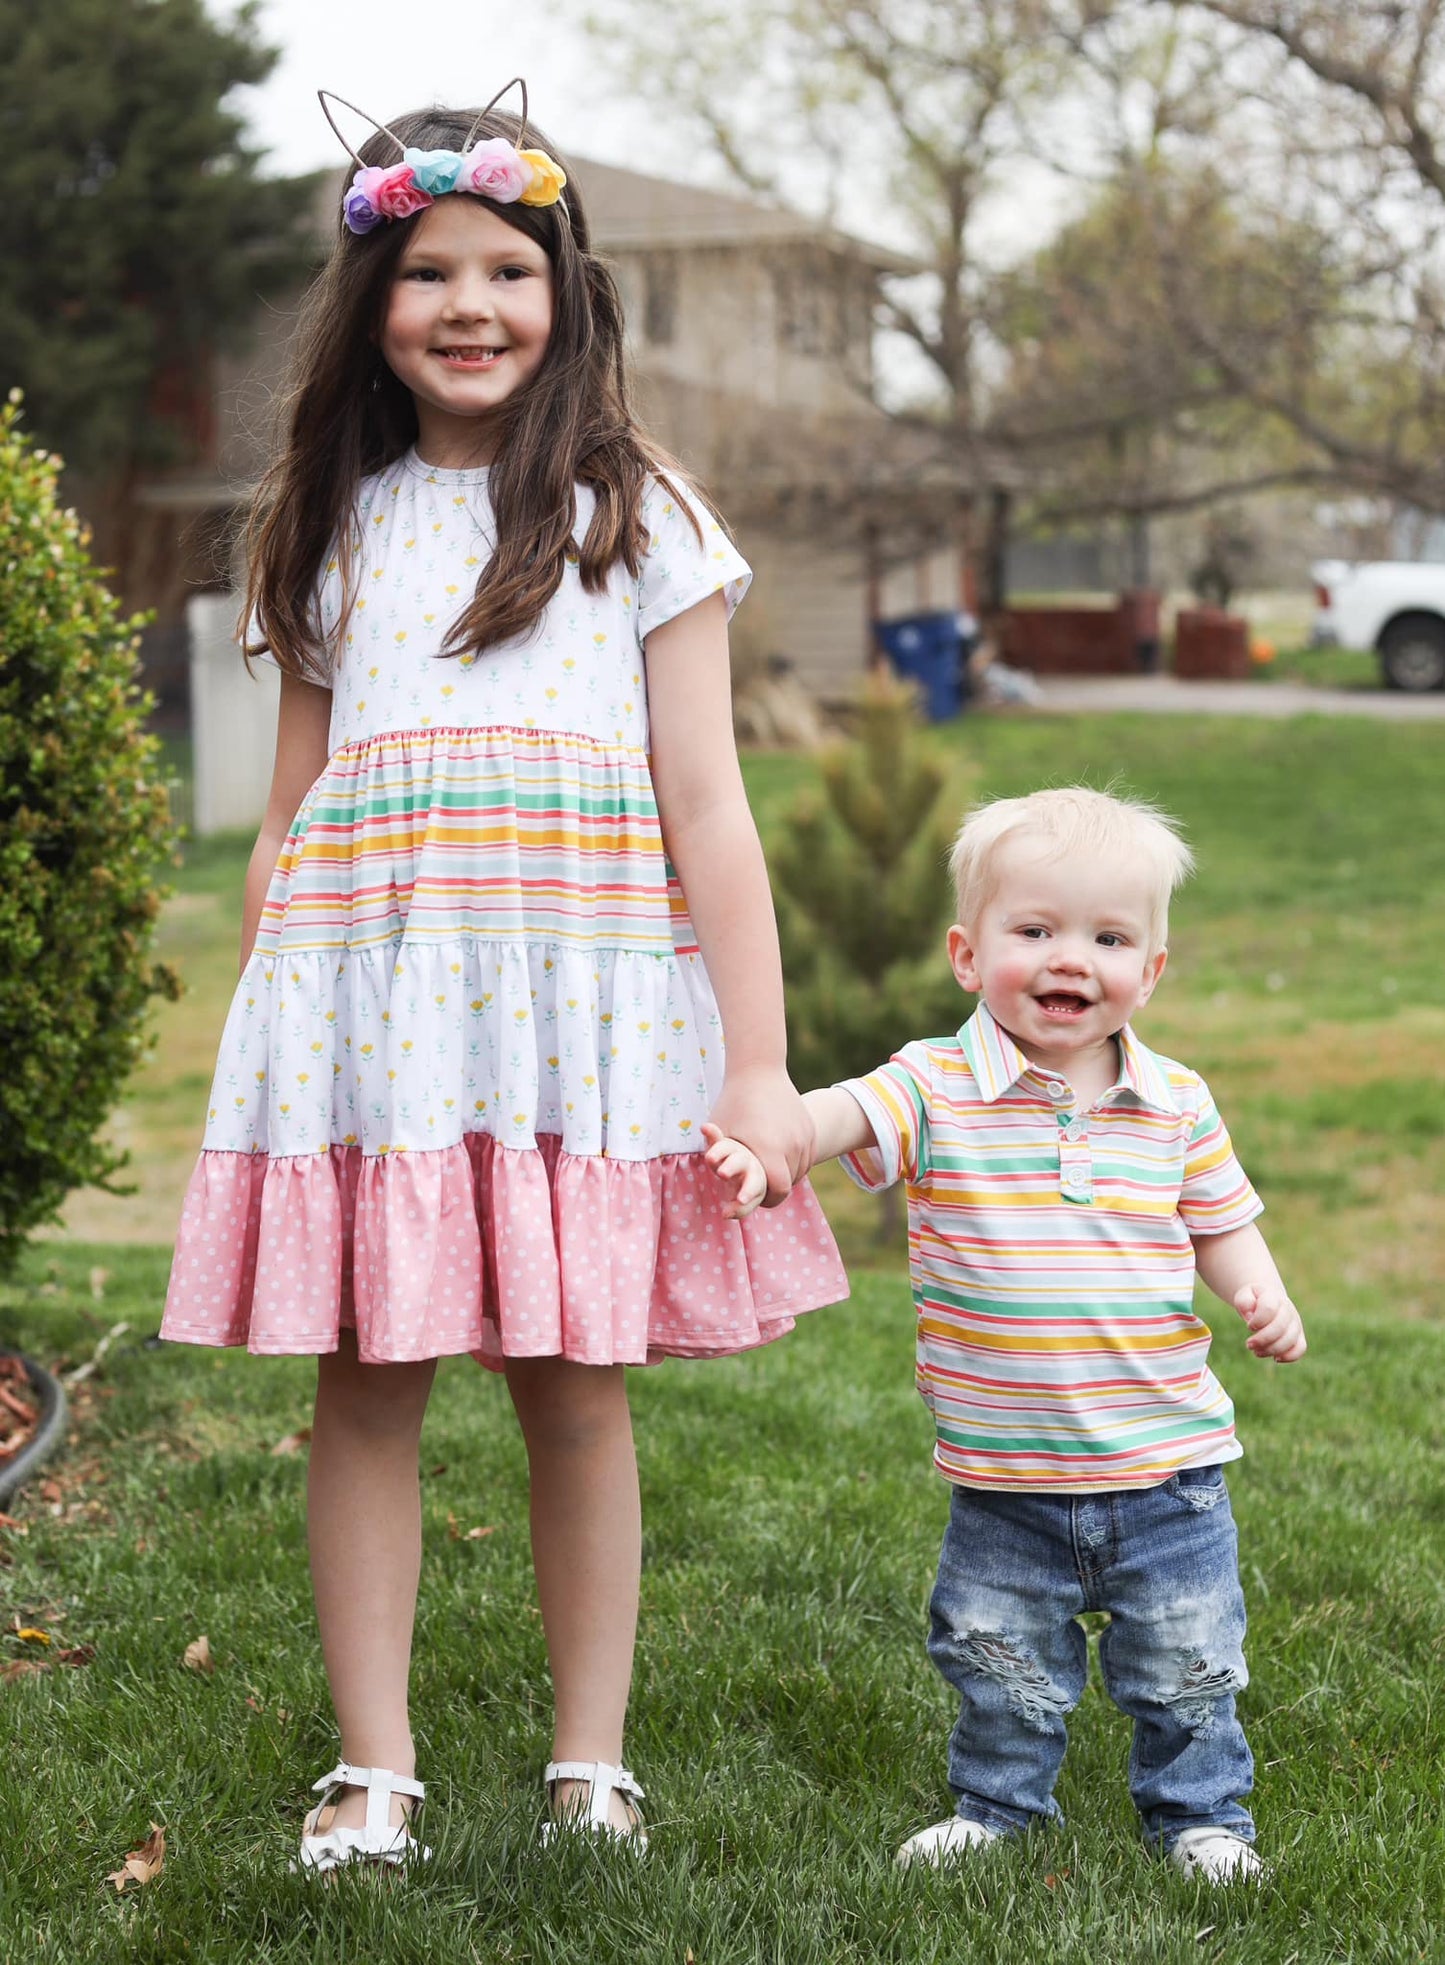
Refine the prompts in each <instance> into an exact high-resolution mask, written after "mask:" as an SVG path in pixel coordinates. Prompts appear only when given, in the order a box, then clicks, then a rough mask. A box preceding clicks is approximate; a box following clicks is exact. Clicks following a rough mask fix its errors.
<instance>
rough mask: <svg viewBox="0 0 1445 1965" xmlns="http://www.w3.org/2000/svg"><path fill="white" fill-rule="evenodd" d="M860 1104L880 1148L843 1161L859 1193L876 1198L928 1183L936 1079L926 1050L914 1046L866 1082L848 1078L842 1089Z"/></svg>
mask: <svg viewBox="0 0 1445 1965" xmlns="http://www.w3.org/2000/svg"><path fill="white" fill-rule="evenodd" d="M839 1089H840V1090H841V1091H845V1092H847V1093H849V1094H850V1096H851V1097H853V1098H855V1099H857V1101H858V1103H859V1105H861V1106H862V1108H863V1113H864V1116H865V1118H866V1119H867V1121H868V1123H869V1125H870V1126H871V1127H872V1128H873V1137H874V1139H875V1140H876V1141H877V1146H876V1148H866V1147H865V1148H864V1150H863V1151H862V1152H861V1153H845V1154H844V1155H843V1160H842V1165H843V1171H844V1172H845V1173H846V1174H847V1175H848V1177H849V1179H850V1180H852V1181H855V1182H856V1183H857V1185H858V1186H859V1187H862V1188H866V1189H867V1190H868V1191H869V1192H874V1191H876V1190H878V1189H881V1188H884V1187H891V1186H892V1185H893V1183H894V1182H895V1181H896V1180H905V1181H908V1182H910V1183H916V1182H918V1181H923V1180H926V1179H927V1178H928V1174H929V1171H930V1167H931V1163H932V1152H931V1147H932V1128H931V1125H930V1111H931V1107H932V1103H933V1073H932V1070H931V1068H930V1065H929V1058H928V1046H927V1045H926V1044H908V1045H906V1046H905V1047H904V1048H903V1050H901V1051H899V1052H898V1053H897V1054H896V1056H894V1057H891V1058H890V1059H889V1060H888V1062H887V1064H883V1065H880V1066H879V1067H878V1069H877V1070H876V1071H870V1072H869V1073H868V1075H867V1077H865V1078H847V1079H845V1080H844V1081H843V1083H842V1085H841V1086H840V1087H839Z"/></svg>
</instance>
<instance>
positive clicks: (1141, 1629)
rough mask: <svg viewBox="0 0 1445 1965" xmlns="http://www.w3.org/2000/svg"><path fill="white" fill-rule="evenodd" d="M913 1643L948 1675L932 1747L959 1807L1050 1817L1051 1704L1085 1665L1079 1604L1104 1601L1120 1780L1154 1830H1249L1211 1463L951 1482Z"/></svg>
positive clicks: (996, 1823) (1247, 1764)
mask: <svg viewBox="0 0 1445 1965" xmlns="http://www.w3.org/2000/svg"><path fill="white" fill-rule="evenodd" d="M930 1608H931V1614H932V1629H931V1631H930V1634H929V1639H928V1650H929V1655H930V1656H931V1658H932V1659H933V1662H934V1663H935V1664H936V1665H937V1667H938V1669H939V1671H941V1672H942V1674H943V1676H944V1677H945V1678H946V1679H947V1680H948V1683H949V1684H950V1685H951V1686H953V1687H954V1689H955V1690H956V1691H957V1692H958V1694H959V1698H960V1701H961V1708H960V1712H959V1717H958V1724H957V1726H955V1728H954V1729H953V1735H952V1738H951V1739H950V1741H949V1750H948V1780H949V1786H950V1787H951V1788H952V1789H953V1791H954V1794H955V1795H956V1796H957V1798H958V1813H959V1814H960V1815H962V1816H965V1817H967V1818H968V1819H969V1820H971V1821H975V1822H982V1823H983V1824H984V1825H985V1827H987V1828H991V1829H997V1830H1000V1831H1001V1832H1003V1833H1004V1834H1011V1833H1017V1832H1018V1831H1019V1830H1022V1829H1025V1828H1027V1827H1028V1826H1029V1825H1030V1823H1032V1822H1034V1821H1038V1820H1053V1821H1057V1820H1059V1819H1061V1818H1060V1814H1059V1809H1058V1805H1057V1803H1056V1802H1055V1801H1054V1783H1055V1781H1056V1780H1057V1778H1058V1773H1059V1767H1060V1765H1061V1764H1062V1761H1063V1758H1064V1746H1065V1743H1066V1738H1067V1732H1066V1728H1065V1724H1064V1717H1065V1714H1067V1713H1069V1712H1071V1711H1072V1710H1073V1708H1074V1707H1075V1706H1076V1705H1077V1704H1078V1702H1079V1698H1080V1695H1081V1694H1082V1692H1083V1690H1084V1683H1085V1679H1086V1676H1087V1672H1088V1640H1087V1638H1086V1636H1085V1633H1084V1629H1083V1626H1082V1625H1081V1624H1080V1623H1079V1622H1078V1618H1079V1615H1080V1613H1081V1612H1082V1611H1086V1610H1104V1611H1108V1613H1109V1617H1110V1621H1109V1624H1108V1626H1107V1628H1106V1629H1105V1630H1104V1632H1103V1635H1102V1636H1101V1638H1100V1640H1099V1662H1100V1665H1101V1666H1102V1668H1103V1674H1104V1684H1105V1687H1106V1688H1107V1690H1108V1693H1109V1696H1110V1698H1111V1699H1112V1700H1113V1701H1114V1704H1115V1705H1116V1706H1118V1707H1119V1709H1120V1710H1121V1711H1122V1712H1125V1713H1127V1714H1128V1715H1129V1716H1130V1718H1131V1719H1132V1720H1133V1722H1134V1742H1133V1749H1132V1752H1131V1753H1130V1756H1129V1791H1130V1793H1131V1794H1132V1795H1133V1797H1134V1805H1135V1807H1136V1808H1137V1809H1138V1810H1139V1814H1140V1816H1141V1817H1142V1819H1143V1823H1144V1832H1145V1835H1146V1837H1147V1838H1148V1840H1149V1841H1150V1842H1151V1843H1153V1844H1155V1845H1156V1846H1162V1847H1165V1848H1167V1847H1168V1845H1169V1844H1170V1843H1171V1842H1172V1841H1173V1840H1174V1838H1175V1837H1176V1836H1177V1835H1178V1834H1180V1832H1181V1831H1182V1830H1184V1829H1189V1828H1202V1827H1204V1826H1205V1825H1207V1824H1208V1825H1214V1826H1218V1827H1221V1828H1227V1829H1229V1830H1231V1831H1232V1832H1233V1833H1234V1834H1235V1835H1239V1836H1243V1837H1244V1838H1245V1839H1246V1840H1247V1841H1251V1842H1252V1841H1253V1840H1254V1823H1253V1821H1252V1820H1251V1818H1250V1815H1249V1811H1248V1810H1247V1809H1246V1808H1245V1807H1244V1806H1243V1805H1242V1804H1243V1800H1244V1797H1245V1796H1246V1795H1247V1794H1248V1793H1249V1791H1250V1788H1251V1786H1252V1784H1253V1774H1254V1762H1253V1759H1252V1757H1251V1755H1250V1751H1249V1747H1248V1745H1247V1743H1246V1741H1245V1737H1244V1731H1243V1729H1242V1727H1241V1726H1240V1724H1239V1721H1238V1720H1237V1719H1236V1717H1235V1711H1234V1695H1235V1693H1236V1692H1238V1691H1239V1690H1240V1689H1241V1688H1242V1687H1243V1686H1244V1685H1246V1684H1247V1683H1248V1673H1247V1672H1246V1670H1245V1665H1244V1652H1243V1648H1242V1647H1243V1643H1244V1598H1243V1595H1242V1593H1241V1591H1240V1587H1239V1568H1238V1561H1237V1552H1236V1541H1235V1532H1234V1519H1233V1516H1232V1515H1231V1513H1230V1507H1229V1492H1228V1489H1227V1488H1226V1487H1225V1484H1224V1471H1223V1469H1222V1468H1220V1467H1191V1468H1187V1469H1186V1470H1185V1471H1184V1472H1182V1473H1179V1474H1176V1475H1174V1476H1173V1478H1172V1479H1170V1480H1167V1481H1165V1482H1164V1483H1163V1485H1162V1486H1160V1487H1151V1488H1127V1489H1123V1490H1120V1491H1117V1492H1112V1493H1105V1494H1058V1495H1054V1494H995V1493H991V1492H988V1491H985V1490H982V1489H975V1488H965V1487H955V1488H954V1490H953V1505H952V1509H951V1512H950V1514H949V1521H948V1529H947V1532H946V1533H945V1535H944V1538H943V1553H942V1555H941V1556H940V1558H939V1563H938V1582H937V1585H936V1586H935V1588H934V1592H933V1601H932V1604H931V1606H930Z"/></svg>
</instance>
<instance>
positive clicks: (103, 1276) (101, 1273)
mask: <svg viewBox="0 0 1445 1965" xmlns="http://www.w3.org/2000/svg"><path fill="white" fill-rule="evenodd" d="M109 1281H110V1271H109V1270H108V1269H92V1270H91V1272H90V1293H91V1295H92V1296H93V1297H94V1298H95V1300H96V1302H97V1303H99V1302H100V1301H101V1299H102V1298H103V1297H104V1295H105V1286H106V1284H107V1283H108V1282H109Z"/></svg>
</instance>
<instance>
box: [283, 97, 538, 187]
mask: <svg viewBox="0 0 1445 1965" xmlns="http://www.w3.org/2000/svg"><path fill="white" fill-rule="evenodd" d="M511 86H512V85H511V83H510V82H509V83H508V84H507V89H510V88H511ZM506 92H507V90H506V89H503V91H502V94H503V95H505V94H506ZM525 97H526V91H525V90H524V91H523V99H524V101H525ZM316 100H317V101H318V102H319V103H320V104H321V113H322V115H323V116H324V117H325V118H326V120H327V122H328V123H329V124H330V125H331V127H332V129H333V131H335V134H336V140H337V142H338V143H339V144H340V145H341V147H342V149H343V150H344V151H345V152H346V154H347V156H348V157H350V159H351V160H352V162H353V163H354V164H355V165H356V167H357V169H358V170H363V171H364V170H365V169H366V166H365V164H363V163H362V161H361V159H360V158H359V157H358V156H357V154H356V152H355V151H354V150H353V149H352V147H351V145H350V144H349V143H348V142H347V141H346V138H345V137H344V136H343V135H342V134H341V128H340V125H339V124H338V123H337V121H336V118H335V117H334V116H333V115H332V113H331V111H330V110H329V109H328V108H327V107H326V105H327V103H328V102H338V103H340V105H341V107H342V108H343V109H349V110H350V111H351V113H352V115H353V116H359V117H360V118H361V120H362V122H363V123H370V125H371V127H372V128H373V129H374V130H380V131H381V134H382V135H383V136H389V137H390V138H391V140H392V142H393V143H394V144H395V145H396V149H397V155H398V156H401V157H404V156H405V155H406V145H405V144H404V143H403V142H402V140H401V138H400V137H399V136H398V135H397V133H396V131H395V130H389V129H388V128H387V127H386V125H385V123H378V122H377V120H376V118H375V117H374V116H368V115H367V113H366V111H365V110H364V109H358V108H357V106H356V104H355V103H354V102H348V101H347V100H346V98H345V96H338V95H333V94H332V92H331V90H330V89H318V90H317V91H316ZM493 100H495V98H493ZM491 106H492V105H491V103H490V102H489V103H488V104H487V109H490V108H491ZM482 114H483V115H485V114H486V110H483V112H482Z"/></svg>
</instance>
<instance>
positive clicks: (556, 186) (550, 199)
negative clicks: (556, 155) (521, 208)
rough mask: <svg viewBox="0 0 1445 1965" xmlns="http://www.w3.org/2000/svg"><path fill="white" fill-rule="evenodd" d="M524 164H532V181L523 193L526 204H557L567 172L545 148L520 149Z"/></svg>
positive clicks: (564, 184)
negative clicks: (554, 160) (553, 159)
mask: <svg viewBox="0 0 1445 1965" xmlns="http://www.w3.org/2000/svg"><path fill="white" fill-rule="evenodd" d="M517 155H518V156H519V157H520V158H521V159H522V162H523V163H524V164H530V165H531V166H532V182H531V183H530V184H529V185H528V186H527V188H526V190H525V191H524V192H523V193H522V198H521V202H522V203H523V204H524V205H555V204H556V202H557V200H558V199H559V198H560V197H561V195H562V192H563V189H564V188H565V186H566V183H567V173H566V171H564V170H563V168H562V166H561V165H560V164H555V163H553V161H552V159H551V158H550V157H549V156H548V155H547V153H546V151H545V150H519V151H518V152H517Z"/></svg>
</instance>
